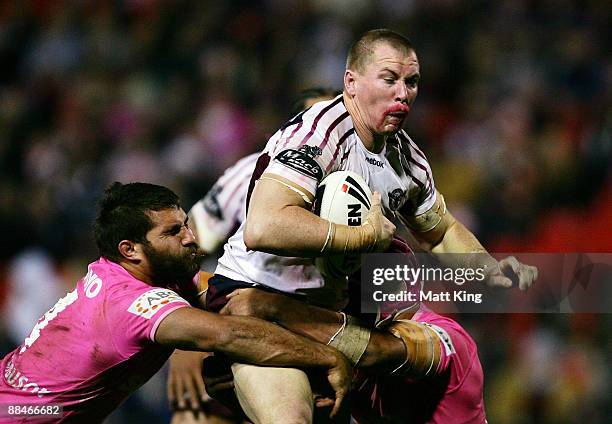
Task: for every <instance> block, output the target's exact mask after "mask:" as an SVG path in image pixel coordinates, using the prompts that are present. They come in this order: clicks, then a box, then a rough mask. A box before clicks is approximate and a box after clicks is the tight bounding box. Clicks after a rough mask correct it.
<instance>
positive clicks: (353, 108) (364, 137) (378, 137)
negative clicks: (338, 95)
mask: <svg viewBox="0 0 612 424" xmlns="http://www.w3.org/2000/svg"><path fill="white" fill-rule="evenodd" d="M342 97H343V98H344V106H345V107H346V110H347V111H348V113H349V115H351V119H352V120H353V126H354V127H355V131H356V132H357V136H358V137H359V139H360V140H361V142H362V143H363V145H364V146H365V148H366V149H368V150H369V151H370V152H372V153H379V152H380V151H381V150H382V149H383V147H384V146H385V141H386V140H387V136H386V135H383V134H375V133H374V132H372V131H371V130H369V129H368V127H367V125H366V124H365V121H364V116H366V114H365V112H364V111H362V110H361V109H360V107H359V104H358V103H357V102H356V101H355V99H354V98H353V97H351V96H350V95H349V94H348V93H347V92H346V90H344V91H343V92H342Z"/></svg>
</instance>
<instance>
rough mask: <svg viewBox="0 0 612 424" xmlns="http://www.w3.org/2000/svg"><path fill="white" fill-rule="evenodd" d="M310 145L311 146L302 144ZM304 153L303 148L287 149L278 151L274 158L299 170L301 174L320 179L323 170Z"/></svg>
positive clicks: (308, 154)
mask: <svg viewBox="0 0 612 424" xmlns="http://www.w3.org/2000/svg"><path fill="white" fill-rule="evenodd" d="M302 147H311V146H302ZM316 148H317V149H318V147H316ZM310 153H311V152H309V153H306V152H305V150H302V149H301V150H294V149H287V150H283V151H282V152H280V153H279V154H278V155H276V157H275V158H274V160H277V161H279V162H280V163H282V164H283V165H285V166H287V167H289V168H291V169H293V170H295V171H297V172H299V173H300V174H302V175H306V176H307V177H311V178H314V179H316V180H317V181H321V179H322V178H323V170H322V169H321V167H320V166H319V164H318V163H317V162H316V161H315V160H314V159H313V158H312V157H311V156H310Z"/></svg>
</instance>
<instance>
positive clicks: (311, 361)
mask: <svg viewBox="0 0 612 424" xmlns="http://www.w3.org/2000/svg"><path fill="white" fill-rule="evenodd" d="M155 341H156V342H157V343H160V344H162V345H164V346H168V347H173V348H177V349H183V350H199V351H204V352H211V351H212V352H220V353H223V354H225V355H227V356H229V357H230V358H232V359H234V360H236V361H242V362H247V363H253V364H258V365H266V366H278V367H284V366H287V367H314V368H331V367H334V366H336V365H337V364H338V363H340V362H342V359H341V358H340V357H339V354H338V353H336V352H335V351H334V350H333V349H331V348H329V347H327V346H324V345H322V344H319V343H312V342H309V341H308V340H306V339H304V338H303V337H300V336H298V335H296V334H293V333H291V332H289V331H287V330H284V329H282V328H280V327H278V326H275V325H273V324H270V323H268V322H265V321H262V320H259V319H257V318H251V317H237V316H221V315H218V314H214V313H210V312H205V311H201V310H199V309H196V308H189V307H186V308H180V309H177V310H175V311H174V312H171V313H170V314H169V315H168V316H167V317H165V318H164V319H163V320H162V322H161V323H160V325H159V327H158V329H157V332H156V333H155Z"/></svg>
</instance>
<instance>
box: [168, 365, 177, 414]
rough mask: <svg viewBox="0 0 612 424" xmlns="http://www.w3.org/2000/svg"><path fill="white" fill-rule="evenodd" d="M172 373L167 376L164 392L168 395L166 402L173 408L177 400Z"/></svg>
mask: <svg viewBox="0 0 612 424" xmlns="http://www.w3.org/2000/svg"><path fill="white" fill-rule="evenodd" d="M175 378H176V377H175V376H174V373H172V372H170V374H168V381H167V382H166V392H167V394H168V402H169V403H170V406H171V407H174V405H175V403H176V399H177V387H176V382H175Z"/></svg>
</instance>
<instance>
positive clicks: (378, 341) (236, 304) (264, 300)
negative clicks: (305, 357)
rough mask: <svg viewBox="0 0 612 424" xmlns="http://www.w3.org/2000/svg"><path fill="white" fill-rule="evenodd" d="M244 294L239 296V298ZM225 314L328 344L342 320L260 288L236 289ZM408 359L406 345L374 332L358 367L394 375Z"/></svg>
mask: <svg viewBox="0 0 612 424" xmlns="http://www.w3.org/2000/svg"><path fill="white" fill-rule="evenodd" d="M237 293H240V294H239V295H236V294H237ZM228 297H229V298H230V299H229V302H228V304H227V306H226V307H225V308H224V309H223V310H222V311H221V313H231V314H234V315H244V314H249V315H253V316H259V317H260V318H264V319H267V320H270V321H275V322H278V323H279V324H280V325H282V326H283V327H285V328H287V329H289V330H291V331H292V332H295V333H297V334H301V335H303V336H306V337H309V338H311V339H314V340H316V341H318V342H320V343H327V342H328V341H329V340H330V338H331V337H332V336H333V335H334V334H335V333H336V331H338V329H339V327H340V325H341V323H342V317H341V315H340V313H338V312H334V311H331V310H329V309H324V308H320V307H317V306H313V305H309V304H306V303H304V302H300V301H299V300H295V299H292V298H290V297H287V296H284V295H280V294H274V293H269V292H264V291H262V290H257V289H241V290H236V291H234V293H232V294H231V295H229V296H228ZM405 359H406V349H405V347H404V343H403V342H402V341H401V340H400V339H399V338H397V337H394V336H393V335H391V334H390V333H388V332H386V331H378V330H374V331H372V334H371V336H370V341H369V343H368V346H367V348H366V351H365V353H364V354H363V356H362V357H361V360H360V361H359V364H358V366H359V367H360V368H369V369H375V370H379V371H381V372H390V371H392V370H393V369H395V368H397V366H399V365H400V364H401V363H402V362H403V361H404V360H405Z"/></svg>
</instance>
